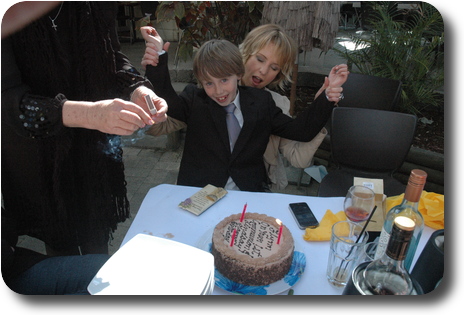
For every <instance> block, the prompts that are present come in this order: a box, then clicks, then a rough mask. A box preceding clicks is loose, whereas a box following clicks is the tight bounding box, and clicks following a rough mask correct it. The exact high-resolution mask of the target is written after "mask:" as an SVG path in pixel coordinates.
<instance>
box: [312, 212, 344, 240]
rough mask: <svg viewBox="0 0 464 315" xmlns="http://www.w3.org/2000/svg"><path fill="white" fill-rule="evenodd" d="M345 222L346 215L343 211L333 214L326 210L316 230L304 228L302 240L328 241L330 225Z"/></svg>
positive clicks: (330, 231) (330, 230)
mask: <svg viewBox="0 0 464 315" xmlns="http://www.w3.org/2000/svg"><path fill="white" fill-rule="evenodd" d="M345 220H346V215H345V213H344V212H343V211H340V212H338V213H337V214H333V213H332V211H330V210H327V211H326V212H325V214H324V217H322V220H321V222H320V223H319V226H318V227H317V228H315V229H310V228H306V230H305V234H304V235H303V239H304V240H306V241H330V236H331V235H332V225H334V223H336V222H339V221H345ZM347 234H348V232H347Z"/></svg>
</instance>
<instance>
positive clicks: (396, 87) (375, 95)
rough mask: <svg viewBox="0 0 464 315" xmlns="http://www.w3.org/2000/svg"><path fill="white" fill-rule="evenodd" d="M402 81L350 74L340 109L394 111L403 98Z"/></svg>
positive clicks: (344, 88) (344, 86) (344, 87)
mask: <svg viewBox="0 0 464 315" xmlns="http://www.w3.org/2000/svg"><path fill="white" fill-rule="evenodd" d="M401 85H402V84H401V81H398V80H393V79H387V78H381V77H376V76H372V75H367V74H359V73H350V75H349V76H348V79H347V80H346V82H345V84H343V94H344V96H345V98H344V99H343V100H342V101H341V102H340V103H339V106H340V107H359V108H371V109H380V110H394V109H395V107H396V106H397V105H398V102H399V100H400V96H401Z"/></svg>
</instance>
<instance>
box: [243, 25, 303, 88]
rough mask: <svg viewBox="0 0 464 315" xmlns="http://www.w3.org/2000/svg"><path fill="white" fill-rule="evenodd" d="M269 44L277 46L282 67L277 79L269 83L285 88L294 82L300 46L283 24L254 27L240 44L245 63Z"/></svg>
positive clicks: (272, 86)
mask: <svg viewBox="0 0 464 315" xmlns="http://www.w3.org/2000/svg"><path fill="white" fill-rule="evenodd" d="M268 44H274V45H275V46H276V49H277V53H278V58H279V60H280V62H279V65H280V69H281V70H280V72H279V73H278V74H277V76H276V77H275V79H274V80H273V81H272V82H271V83H270V84H269V87H270V88H274V87H276V86H278V87H279V88H281V89H282V90H283V89H284V88H285V86H286V85H287V84H289V83H291V82H292V70H293V65H294V64H295V60H296V55H297V52H298V46H297V44H296V43H295V41H294V40H293V39H292V38H290V37H289V36H288V35H287V34H286V33H285V31H284V30H283V28H282V27H281V26H279V25H277V24H264V25H261V26H258V27H255V28H254V29H252V30H251V31H250V32H249V33H248V35H247V36H246V37H245V39H244V40H243V42H242V43H241V44H240V46H239V48H240V52H241V53H242V58H243V64H246V62H247V61H248V59H249V58H250V57H251V56H253V55H256V54H257V53H258V51H260V50H261V49H263V48H264V47H265V46H266V45H268Z"/></svg>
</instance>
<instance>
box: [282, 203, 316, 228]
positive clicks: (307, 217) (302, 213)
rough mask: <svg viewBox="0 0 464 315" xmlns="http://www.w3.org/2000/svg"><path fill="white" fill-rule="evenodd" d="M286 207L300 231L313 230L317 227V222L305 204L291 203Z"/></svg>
mask: <svg viewBox="0 0 464 315" xmlns="http://www.w3.org/2000/svg"><path fill="white" fill-rule="evenodd" d="M288 207H289V209H290V212H291V213H292V214H293V217H294V218H295V220H296V223H297V224H298V226H299V227H300V229H302V230H304V229H306V228H315V227H318V226H319V221H317V219H316V217H315V216H314V214H313V212H312V211H311V208H309V206H308V204H307V203H306V202H296V203H291V204H289V205H288Z"/></svg>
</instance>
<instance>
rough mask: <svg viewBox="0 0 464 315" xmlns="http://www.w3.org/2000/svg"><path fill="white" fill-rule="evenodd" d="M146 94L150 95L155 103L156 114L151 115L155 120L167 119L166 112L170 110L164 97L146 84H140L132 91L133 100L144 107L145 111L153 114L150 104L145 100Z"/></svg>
mask: <svg viewBox="0 0 464 315" xmlns="http://www.w3.org/2000/svg"><path fill="white" fill-rule="evenodd" d="M145 95H150V97H151V99H152V100H153V104H154V105H155V107H156V114H155V115H152V116H151V118H152V119H153V121H155V122H163V121H165V120H166V119H167V115H166V113H167V112H168V104H167V103H166V101H165V100H164V99H163V98H161V97H159V96H158V95H156V94H155V92H153V91H152V90H150V89H149V88H147V87H146V86H140V87H138V88H137V89H136V90H135V91H134V92H132V95H131V101H132V102H134V103H135V104H137V105H139V106H140V107H142V108H143V109H144V110H145V112H146V113H148V115H151V114H150V110H149V108H148V105H147V103H146V101H145Z"/></svg>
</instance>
